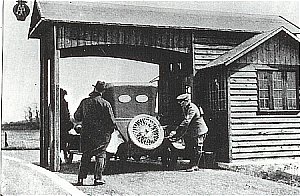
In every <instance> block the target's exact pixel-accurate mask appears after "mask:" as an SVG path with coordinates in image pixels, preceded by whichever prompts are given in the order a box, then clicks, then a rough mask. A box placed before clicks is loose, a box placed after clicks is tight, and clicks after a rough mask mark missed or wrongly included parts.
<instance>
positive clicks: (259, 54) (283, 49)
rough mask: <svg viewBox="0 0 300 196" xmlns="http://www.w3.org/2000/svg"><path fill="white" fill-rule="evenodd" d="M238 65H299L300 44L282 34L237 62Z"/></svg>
mask: <svg viewBox="0 0 300 196" xmlns="http://www.w3.org/2000/svg"><path fill="white" fill-rule="evenodd" d="M236 62H237V63H254V64H260V63H261V64H279V65H299V64H300V62H299V43H298V42H297V41H295V40H294V39H293V38H291V37H290V36H287V34H286V33H284V32H280V33H278V34H277V35H275V36H274V37H272V38H271V39H269V40H267V41H266V42H264V43H262V44H261V45H260V46H258V47H256V48H255V49H253V50H252V51H250V52H249V53H248V54H247V55H244V56H243V57H241V58H240V59H238V60H237V61H236Z"/></svg>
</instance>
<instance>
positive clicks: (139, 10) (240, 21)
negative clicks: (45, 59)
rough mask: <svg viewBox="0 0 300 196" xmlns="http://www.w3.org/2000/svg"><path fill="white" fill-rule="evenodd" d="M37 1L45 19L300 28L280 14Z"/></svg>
mask: <svg viewBox="0 0 300 196" xmlns="http://www.w3.org/2000/svg"><path fill="white" fill-rule="evenodd" d="M37 3H38V10H39V13H40V15H41V20H46V21H47V20H50V21H57V22H84V23H100V24H115V25H135V26H155V27H173V28H200V29H214V30H234V31H249V32H264V31H269V30H271V29H274V28H277V27H279V26H285V27H286V28H288V29H289V30H290V31H292V32H293V33H299V32H300V29H299V27H296V26H295V25H293V24H291V23H290V22H288V21H286V20H285V19H283V18H281V17H280V16H273V15H255V14H237V13H229V12H210V11H200V10H186V9H184V10H180V9H169V8H153V7H144V6H125V5H117V4H104V3H101V2H84V1H78V2H73V1H38V2H37ZM35 13H38V12H35ZM33 17H34V16H33ZM37 24H39V23H38V22H37ZM33 25H36V24H33Z"/></svg>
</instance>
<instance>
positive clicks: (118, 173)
mask: <svg viewBox="0 0 300 196" xmlns="http://www.w3.org/2000/svg"><path fill="white" fill-rule="evenodd" d="M2 154H3V155H5V156H11V157H16V158H22V159H25V160H27V161H30V162H33V163H35V164H36V163H37V162H38V161H39V151H28V150H27V151H2ZM78 166H79V161H78V159H76V157H75V161H74V163H72V164H68V165H66V164H63V165H62V167H61V171H60V172H57V173H56V174H57V175H59V176H60V177H62V178H63V179H65V180H67V181H68V182H70V183H74V182H76V180H77V169H78ZM6 167H7V168H11V166H10V165H4V168H2V169H5V168H6ZM184 167H185V165H184V164H183V163H181V164H180V165H179V167H178V168H177V169H178V170H176V171H163V170H162V168H161V165H160V164H159V163H155V162H139V163H136V162H127V163H125V164H120V162H119V161H112V162H111V163H110V165H108V167H107V171H106V175H105V176H104V177H105V180H106V182H107V183H106V184H105V185H103V186H93V175H92V174H91V175H89V176H88V179H87V180H85V181H84V184H85V186H81V187H77V188H79V189H80V190H82V191H83V192H84V193H86V194H87V195H104V194H109V195H234V194H239V195H300V188H299V187H293V186H290V185H287V184H283V183H278V182H274V181H270V180H266V179H261V178H258V177H253V176H249V175H245V174H243V173H240V172H233V171H228V170H219V169H202V170H201V171H197V172H184V171H183V170H180V169H183V168H184ZM92 168H93V165H91V171H92Z"/></svg>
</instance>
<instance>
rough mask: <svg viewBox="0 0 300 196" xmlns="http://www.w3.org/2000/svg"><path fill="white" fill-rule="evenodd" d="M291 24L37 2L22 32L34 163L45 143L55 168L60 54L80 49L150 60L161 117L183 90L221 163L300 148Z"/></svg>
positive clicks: (174, 109)
mask: <svg viewBox="0 0 300 196" xmlns="http://www.w3.org/2000/svg"><path fill="white" fill-rule="evenodd" d="M299 32H300V29H299V27H297V26H296V25H294V24H292V23H291V22H289V21H288V20H286V19H285V18H283V17H280V16H262V15H249V14H233V13H222V12H208V11H199V10H198V11H195V10H177V9H162V8H151V7H139V6H123V5H122V6H119V5H114V4H103V3H101V2H69V1H68V2H67V1H64V2H59V1H49V2H47V1H36V2H35V3H34V8H33V13H32V17H31V24H30V28H29V38H35V39H40V53H41V54H40V62H41V63H40V67H41V89H40V90H41V100H40V103H41V104H40V105H41V108H40V110H41V125H42V126H41V138H42V139H41V165H43V166H47V165H48V150H47V149H48V145H49V143H50V144H51V145H50V147H51V148H52V151H51V152H52V153H51V159H50V162H51V163H50V166H51V168H52V169H53V170H59V160H58V156H57V155H58V152H57V151H58V149H59V141H58V140H59V127H60V125H59V108H60V106H59V100H58V99H59V71H58V70H59V59H60V58H68V57H86V56H98V57H114V58H124V59H131V60H136V61H143V62H149V63H155V64H158V65H159V78H160V80H159V84H158V92H159V107H158V109H159V113H160V114H162V115H163V116H164V117H165V118H164V119H165V120H164V122H163V123H168V124H170V123H173V122H174V121H176V120H177V119H176V117H177V116H178V104H177V103H176V101H175V98H176V96H177V95H178V94H180V93H183V92H190V93H192V99H193V102H195V103H197V104H198V105H201V106H202V107H203V108H204V111H205V113H206V120H207V122H208V125H209V128H210V136H209V137H210V138H209V139H208V143H207V148H209V149H211V150H214V151H215V152H216V154H217V158H218V160H220V161H227V162H230V161H234V160H237V159H244V158H263V157H282V156H300V149H299V145H300V128H299V127H300V126H299V123H300V120H299V115H298V110H299V92H298V90H297V89H299V65H300V64H299V40H298V38H297V37H296V36H295V34H297V33H298V34H299ZM137 69H138V68H137ZM282 69H284V70H285V71H282ZM292 81H293V82H292ZM49 83H50V84H49ZM272 84H273V85H272ZM275 84H276V85H275ZM278 86H280V88H279V87H278ZM48 87H50V88H49V89H50V90H48ZM48 94H50V96H49V97H50V99H49V100H48ZM280 98H282V100H280ZM48 105H50V107H48ZM49 136H50V137H49ZM48 138H50V141H48Z"/></svg>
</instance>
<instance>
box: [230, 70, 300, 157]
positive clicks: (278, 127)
mask: <svg viewBox="0 0 300 196" xmlns="http://www.w3.org/2000/svg"><path fill="white" fill-rule="evenodd" d="M256 78H257V76H256V70H255V69H253V67H251V68H249V69H248V70H244V69H243V70H240V71H238V72H235V73H234V74H232V75H231V76H230V84H229V86H230V92H229V93H230V106H231V108H230V110H231V119H230V123H231V142H232V159H233V160H235V159H247V158H266V157H292V156H300V116H299V114H298V115H258V114H257V111H258V105H257V104H258V103H257V97H258V96H257V92H258V91H257V79H256Z"/></svg>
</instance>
